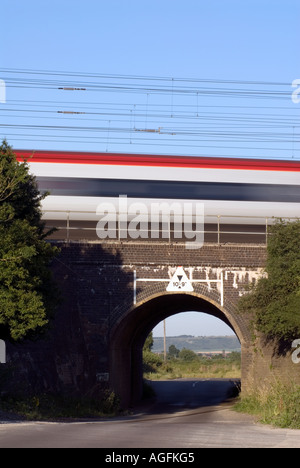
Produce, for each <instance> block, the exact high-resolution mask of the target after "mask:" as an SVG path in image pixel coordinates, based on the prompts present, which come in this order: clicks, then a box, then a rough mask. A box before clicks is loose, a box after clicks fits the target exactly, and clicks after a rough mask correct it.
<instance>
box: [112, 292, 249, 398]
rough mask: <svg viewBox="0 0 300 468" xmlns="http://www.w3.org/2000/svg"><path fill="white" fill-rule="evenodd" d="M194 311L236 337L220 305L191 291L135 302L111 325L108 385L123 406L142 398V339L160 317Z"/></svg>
mask: <svg viewBox="0 0 300 468" xmlns="http://www.w3.org/2000/svg"><path fill="white" fill-rule="evenodd" d="M190 310H192V311H195V312H201V313H206V314H209V315H211V316H214V317H216V318H218V319H220V320H222V321H223V322H224V323H225V324H226V325H227V326H228V327H230V329H231V330H232V331H233V333H234V334H235V335H236V336H237V338H238V339H239V341H240V343H241V345H242V344H243V343H244V342H245V337H244V336H243V332H242V330H241V328H240V327H239V325H238V323H237V322H236V320H235V318H234V317H233V316H231V315H230V314H229V313H228V312H227V311H226V310H225V309H224V308H223V307H220V306H219V305H218V304H217V303H215V302H214V301H212V300H211V299H209V298H207V297H205V296H200V295H197V294H195V293H174V294H162V295H161V294H159V295H157V296H154V297H151V298H149V299H148V300H147V301H145V302H143V303H140V304H137V305H136V306H135V307H134V308H131V309H129V310H128V311H127V313H125V314H124V315H123V317H122V318H121V319H120V320H119V322H118V323H117V324H116V325H115V326H114V328H113V330H112V334H111V340H110V386H111V388H112V389H113V390H114V391H115V392H116V393H117V394H118V395H119V397H120V399H121V403H122V406H123V407H128V406H134V405H135V404H137V403H138V402H139V401H140V400H141V398H142V389H143V357H142V350H143V346H144V343H145V340H146V338H147V336H148V335H149V333H150V332H151V331H152V330H153V328H154V327H155V326H156V325H157V324H158V323H159V322H161V321H163V320H165V319H167V318H168V317H170V316H173V315H176V314H178V313H182V312H187V311H190Z"/></svg>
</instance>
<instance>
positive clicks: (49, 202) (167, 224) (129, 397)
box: [7, 150, 300, 406]
mask: <svg viewBox="0 0 300 468" xmlns="http://www.w3.org/2000/svg"><path fill="white" fill-rule="evenodd" d="M16 154H17V157H18V160H20V161H22V160H23V159H24V158H25V159H27V160H28V161H29V162H28V164H29V167H30V171H31V172H32V174H34V175H35V176H36V178H37V183H38V186H39V189H40V191H41V192H49V193H50V196H49V197H47V198H46V199H45V200H44V201H43V210H44V219H45V221H46V222H47V223H48V225H51V223H54V224H53V225H54V226H55V227H57V228H59V231H58V232H57V233H56V234H55V235H54V236H53V237H52V239H51V241H52V242H57V243H58V244H59V245H60V247H61V253H60V255H59V257H58V258H56V259H55V260H54V262H53V265H52V269H53V274H54V277H55V279H56V281H57V283H58V285H59V288H60V290H61V296H62V301H61V303H60V306H59V310H58V311H57V313H56V316H55V319H54V320H53V321H52V327H51V330H50V331H49V333H48V334H47V335H46V336H45V337H44V338H43V339H41V340H39V341H37V342H33V343H30V342H28V343H22V344H19V345H14V346H13V345H11V344H8V343H7V363H8V365H10V366H11V369H12V370H13V373H14V375H15V381H17V383H18V385H17V386H18V388H20V387H21V386H22V385H24V386H27V388H28V387H29V388H28V391H33V392H35V393H36V392H38V391H48V392H60V393H61V392H67V393H68V394H72V393H73V394H78V393H79V394H84V395H96V394H98V393H99V392H100V393H101V392H102V391H103V389H105V388H110V389H113V390H114V391H115V392H116V393H117V394H118V395H119V396H120V398H121V401H122V404H123V405H124V406H128V405H130V404H134V403H135V402H137V401H138V400H139V399H140V397H141V393H142V348H143V344H144V342H145V339H146V337H147V335H148V333H149V332H150V331H151V330H152V329H153V327H154V326H155V325H156V324H157V323H159V322H160V321H161V320H163V319H165V318H167V317H168V316H170V315H173V314H176V313H179V312H184V311H199V312H205V313H207V314H211V315H214V316H216V317H219V318H220V319H221V320H223V321H224V322H226V323H227V324H228V325H229V326H230V327H231V328H232V330H233V331H234V333H236V335H237V337H238V338H239V340H240V343H241V349H242V388H243V391H245V392H246V391H249V390H251V389H252V388H253V386H254V387H255V388H256V386H258V385H264V384H266V385H267V384H268V383H269V382H270V381H271V379H274V378H277V377H278V376H279V377H280V378H281V379H287V380H288V381H290V380H291V379H296V380H297V379H298V381H299V379H300V372H299V367H297V365H295V364H294V362H293V361H292V359H291V356H288V355H285V356H283V355H278V353H276V352H275V350H274V349H273V347H272V344H271V343H264V342H263V341H262V340H261V339H256V342H255V343H254V342H253V336H252V331H251V318H250V317H247V316H245V315H241V314H239V313H238V311H237V303H238V300H239V298H240V297H241V296H242V295H243V294H245V290H246V288H247V286H248V284H249V283H252V282H255V281H256V280H257V279H258V278H259V276H260V275H262V274H263V270H264V266H265V262H266V242H267V240H268V238H267V237H268V236H267V234H268V229H267V226H268V224H269V223H271V219H272V218H274V217H275V218H280V217H289V218H291V219H292V218H293V217H298V216H299V203H300V195H299V193H300V192H299V171H300V165H299V161H286V160H282V161H279V160H276V161H271V160H258V159H255V160H249V159H237V158H208V157H201V156H199V157H182V156H163V155H138V154H127V155H126V154H108V153H85V152H84V153H80V152H60V151H37V152H35V153H34V154H32V153H31V152H29V151H21V150H20V151H18V152H17V153H16ZM166 208H167V209H166ZM149 210H150V211H149ZM160 213H161V215H162V217H160ZM149 215H150V217H149ZM221 215H222V216H221ZM99 216H100V218H99ZM145 216H146V219H145V218H144V217H145ZM240 216H242V217H245V218H246V219H245V220H244V221H243V222H242V221H241V220H239V219H237V218H239V217H240ZM166 217H167V218H166ZM261 217H263V218H261ZM99 219H100V222H99ZM149 219H150V221H151V222H150V230H149ZM49 223H50V224H49ZM99 223H100V224H99ZM128 223H129V224H128ZM96 225H97V227H96ZM182 227H184V229H182ZM124 228H125V229H124ZM128 228H130V229H128ZM149 233H150V236H149ZM180 236H183V237H180ZM193 238H194V241H196V242H194V245H192V246H191V245H190V244H191V242H190V241H191V239H193ZM184 239H185V241H184ZM196 244H197V245H196ZM194 247H196V248H194ZM195 333H197V334H201V330H199V331H197V330H195Z"/></svg>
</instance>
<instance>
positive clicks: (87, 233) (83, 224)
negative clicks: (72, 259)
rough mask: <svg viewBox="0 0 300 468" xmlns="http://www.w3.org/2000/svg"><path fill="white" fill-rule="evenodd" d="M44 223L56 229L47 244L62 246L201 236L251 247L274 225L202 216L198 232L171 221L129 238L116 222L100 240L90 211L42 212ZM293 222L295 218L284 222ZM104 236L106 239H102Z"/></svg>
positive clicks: (269, 221)
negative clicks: (49, 242) (71, 243)
mask: <svg viewBox="0 0 300 468" xmlns="http://www.w3.org/2000/svg"><path fill="white" fill-rule="evenodd" d="M43 219H44V221H45V223H46V228H47V229H52V228H55V232H54V233H53V234H51V235H50V236H49V240H52V241H62V242H67V243H69V242H80V241H91V242H92V241H93V242H96V241H98V242H104V241H105V242H120V243H121V242H139V243H141V242H149V241H150V242H168V243H183V242H189V241H190V242H191V241H192V240H193V237H194V238H195V236H196V235H197V236H198V238H199V236H200V235H202V236H203V237H202V239H203V242H204V243H215V244H218V245H220V244H228V243H250V244H264V245H266V244H267V242H268V236H269V235H270V232H269V229H270V226H272V225H273V224H274V222H275V221H276V219H275V218H274V217H263V216H255V217H254V216H232V215H205V217H204V222H203V224H202V226H201V228H200V229H199V226H198V225H196V224H191V225H189V226H185V228H184V229H181V230H180V229H179V230H178V226H177V225H176V223H175V222H174V220H172V218H171V217H170V218H169V219H168V224H167V226H166V222H165V221H164V222H163V221H161V222H159V223H158V225H156V226H155V227H154V226H153V225H151V223H150V222H148V223H147V222H145V221H144V222H141V223H140V226H139V228H137V225H138V224H139V223H137V224H136V225H135V230H134V235H133V236H132V235H130V232H131V231H130V222H131V221H128V223H127V224H126V225H124V222H122V221H120V220H119V219H116V220H115V222H114V223H115V224H114V229H113V232H111V231H110V233H108V232H106V233H105V231H104V234H102V235H101V238H100V237H99V231H98V230H97V226H98V222H99V216H98V217H97V215H96V214H95V212H92V211H85V212H82V211H64V210H47V211H44V212H43ZM286 219H289V220H296V219H298V218H286ZM105 236H106V237H105Z"/></svg>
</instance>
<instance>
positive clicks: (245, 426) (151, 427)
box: [0, 380, 300, 456]
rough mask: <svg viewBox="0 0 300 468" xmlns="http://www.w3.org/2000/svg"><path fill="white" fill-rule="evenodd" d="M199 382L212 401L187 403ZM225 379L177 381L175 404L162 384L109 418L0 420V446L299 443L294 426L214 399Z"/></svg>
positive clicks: (181, 446) (286, 445)
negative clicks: (263, 420) (150, 396)
mask: <svg viewBox="0 0 300 468" xmlns="http://www.w3.org/2000/svg"><path fill="white" fill-rule="evenodd" d="M201 383H202V387H203V388H204V387H205V389H206V391H207V390H208V389H211V391H210V395H211V398H212V400H211V403H212V404H209V405H205V401H203V405H202V403H201V405H200V406H199V405H195V403H193V401H192V399H191V395H192V393H193V392H194V391H196V388H197V386H198V387H199V388H200V387H201ZM225 383H226V382H225V381H224V380H222V381H220V380H219V381H213V382H209V381H197V380H194V381H189V384H184V385H183V386H186V385H187V387H189V390H188V392H190V393H188V394H189V396H188V397H186V398H185V400H184V401H181V403H183V404H179V403H180V402H179V401H178V404H177V405H176V404H173V403H174V401H176V398H174V400H173V401H171V402H170V400H169V401H167V399H166V398H167V394H168V393H169V392H170V387H169V385H167V387H168V389H166V387H165V388H164V390H163V392H162V393H161V396H160V397H159V398H158V400H157V402H155V403H154V404H153V405H151V406H148V407H147V408H139V409H137V410H136V411H134V412H133V413H132V414H130V415H128V416H121V417H116V418H112V419H99V420H87V421H83V420H80V421H72V422H67V421H61V422H59V421H58V422H24V421H23V422H17V421H6V422H5V421H2V424H0V448H101V449H103V450H102V452H101V453H102V454H104V455H105V454H106V453H110V454H111V453H112V450H114V452H113V453H114V456H115V455H116V454H117V453H118V452H116V449H117V450H118V449H120V450H121V449H127V450H129V449H132V453H137V452H136V451H133V449H147V448H148V449H156V448H158V449H162V450H166V448H168V450H169V449H173V450H176V449H178V450H181V449H184V450H186V451H191V450H196V449H199V448H300V430H292V429H278V428H273V427H270V426H265V425H262V424H259V423H257V422H256V421H255V419H254V418H253V417H252V416H249V415H245V414H240V413H237V412H235V411H234V410H233V409H232V404H233V402H232V401H228V400H227V401H225V402H224V401H223V402H217V403H215V400H216V398H217V394H218V390H217V389H218V388H219V389H220V392H221V393H222V395H223V397H224V389H225V387H226V385H225ZM178 384H180V382H178ZM178 384H175V387H176V388H177V390H178V388H179V387H178ZM175 387H174V388H175ZM177 390H175V393H176V392H177ZM180 397H181V399H182V394H180ZM205 398H207V396H206V397H205ZM219 399H220V396H219ZM164 405H165V406H164ZM104 455H103V456H104Z"/></svg>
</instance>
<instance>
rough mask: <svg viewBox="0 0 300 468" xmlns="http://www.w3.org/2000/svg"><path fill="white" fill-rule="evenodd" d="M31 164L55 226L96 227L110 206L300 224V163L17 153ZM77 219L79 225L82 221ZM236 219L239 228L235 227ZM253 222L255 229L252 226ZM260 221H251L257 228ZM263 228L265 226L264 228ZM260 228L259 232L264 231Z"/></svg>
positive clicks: (220, 158) (55, 152) (183, 157)
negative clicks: (68, 215) (118, 203)
mask: <svg viewBox="0 0 300 468" xmlns="http://www.w3.org/2000/svg"><path fill="white" fill-rule="evenodd" d="M15 153H16V155H17V157H18V159H19V160H23V159H26V160H28V164H29V166H30V171H31V172H32V173H33V174H34V175H35V176H36V177H37V181H38V184H39V187H40V190H41V191H49V192H50V196H48V197H47V198H46V199H45V200H44V202H43V210H44V211H45V212H46V213H47V215H45V216H46V217H47V218H48V219H55V218H56V219H57V218H58V217H59V213H60V212H61V211H70V212H72V213H73V215H74V217H75V218H77V219H82V220H86V219H94V217H93V213H96V209H97V206H98V205H99V203H101V202H103V199H105V200H107V199H114V200H115V199H116V198H118V197H119V196H120V195H126V196H127V197H128V199H131V200H132V201H139V202H141V201H144V202H145V203H151V202H153V201H156V202H157V200H164V201H170V202H171V201H174V200H178V201H182V202H184V201H195V202H202V203H203V204H204V212H205V216H207V217H210V216H223V217H233V218H234V219H236V222H237V223H238V224H240V223H241V219H239V218H236V217H243V218H244V219H245V220H247V217H251V218H260V217H261V218H262V222H264V221H263V218H266V217H268V218H272V217H277V218H278V217H282V218H297V217H300V161H293V160H262V159H242V158H240V159H237V158H222V157H218V158H216V157H211V158H210V157H187V156H158V155H142V154H140V155H139V154H112V153H88V152H84V153H83V152H63V151H28V150H24V151H23V150H17V151H15ZM75 218H74V219H75ZM233 218H232V219H231V222H234V220H233ZM246 222H247V221H246ZM250 223H251V224H252V221H251V222H250V221H249V224H250ZM256 223H257V222H256ZM256 223H255V224H256Z"/></svg>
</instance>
